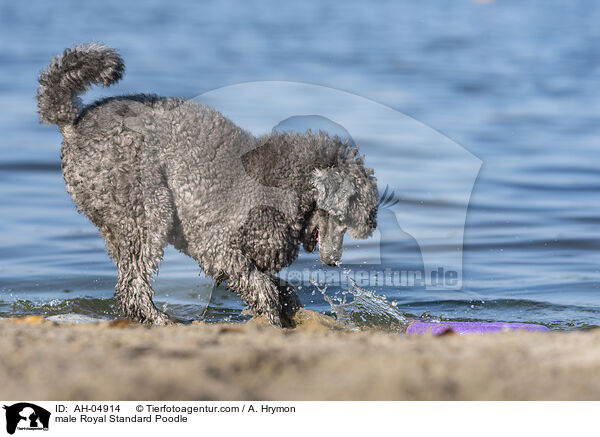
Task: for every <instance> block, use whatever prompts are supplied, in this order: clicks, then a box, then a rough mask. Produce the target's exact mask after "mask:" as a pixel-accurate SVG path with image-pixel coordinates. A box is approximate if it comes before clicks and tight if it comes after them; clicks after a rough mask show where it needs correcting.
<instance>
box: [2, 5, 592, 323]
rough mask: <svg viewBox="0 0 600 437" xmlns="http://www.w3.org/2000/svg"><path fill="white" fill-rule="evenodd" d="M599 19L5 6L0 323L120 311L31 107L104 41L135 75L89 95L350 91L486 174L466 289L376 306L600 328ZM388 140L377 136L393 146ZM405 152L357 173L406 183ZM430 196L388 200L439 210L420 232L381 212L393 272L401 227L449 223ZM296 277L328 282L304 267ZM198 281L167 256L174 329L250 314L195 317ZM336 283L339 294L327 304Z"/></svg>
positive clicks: (370, 156) (404, 293)
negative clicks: (251, 88)
mask: <svg viewBox="0 0 600 437" xmlns="http://www.w3.org/2000/svg"><path fill="white" fill-rule="evenodd" d="M599 19H600V9H599V6H598V5H597V3H596V2H594V1H593V0H587V1H584V0H581V1H573V2H558V1H547V0H537V1H534V0H527V1H523V0H519V1H517V0H514V1H509V0H506V1H496V2H492V3H485V4H483V3H477V2H470V1H462V2H452V3H447V4H439V3H438V4H420V3H415V2H392V1H388V2H383V3H379V4H378V6H372V5H367V4H366V3H365V4H362V3H359V2H355V1H347V2H344V3H343V4H341V3H340V2H334V1H325V2H322V1H321V2H316V1H305V2H302V3H299V4H298V5H287V4H286V5H285V6H284V5H282V4H281V3H278V2H274V1H273V2H261V3H260V4H254V3H252V2H246V3H243V4H239V3H238V4H235V5H233V4H230V3H228V2H216V1H214V2H202V4H200V2H182V1H173V2H150V3H148V2H144V4H143V5H141V3H140V4H138V2H135V1H134V2H128V3H124V2H116V1H104V2H102V3H101V4H98V5H86V6H85V7H82V6H81V3H80V2H74V1H72V2H53V3H52V4H49V3H44V2H41V1H32V2H4V3H3V4H2V5H1V6H0V65H1V67H0V132H1V133H2V135H0V249H1V250H0V316H2V317H9V316H18V315H24V314H31V313H36V314H38V313H40V314H46V315H50V316H51V315H60V314H77V315H79V316H88V317H93V318H111V317H114V316H115V315H116V314H117V313H116V308H115V302H114V300H113V299H112V298H111V296H112V289H113V287H114V284H115V282H116V271H115V269H114V266H113V265H112V263H111V261H110V259H109V258H108V256H107V255H106V253H105V251H104V244H103V242H102V240H101V239H100V237H99V235H98V232H97V231H96V229H95V228H94V227H93V226H92V225H91V224H90V223H89V222H88V221H87V219H86V218H85V217H83V216H80V215H78V214H77V213H76V212H75V208H74V205H73V204H72V202H71V200H70V199H69V197H68V195H67V194H66V193H65V190H64V183H63V181H62V177H61V174H60V164H59V145H60V141H61V137H60V135H59V133H58V132H57V130H56V128H48V127H43V126H40V125H39V124H38V122H37V115H36V113H35V99H34V96H35V89H36V86H37V84H36V76H37V74H38V73H39V71H40V70H41V69H42V68H43V67H44V66H45V65H46V63H47V62H48V60H49V57H50V55H51V54H54V53H56V52H58V51H60V50H62V49H63V48H64V47H67V46H69V45H71V44H72V43H74V42H81V41H89V40H99V41H103V42H105V43H107V44H109V45H111V46H114V47H117V48H119V49H120V51H121V53H122V54H123V56H124V58H125V61H126V65H127V74H126V77H125V80H123V81H122V82H121V83H120V84H118V85H117V86H115V87H114V88H112V89H110V90H105V89H96V90H93V91H92V92H91V93H90V94H88V95H87V96H86V97H85V99H86V101H89V100H90V99H92V98H95V97H98V96H104V95H112V94H118V93H130V92H156V93H159V94H163V95H179V96H186V97H194V96H196V95H198V94H201V93H204V92H206V91H209V90H212V89H215V88H219V87H222V86H225V85H231V84H235V83H240V82H247V81H256V80H285V81H297V82H304V83H313V84H319V85H324V86H329V87H334V88H337V89H342V90H346V91H349V92H351V93H354V94H357V95H360V96H363V97H366V98H368V99H372V100H375V101H378V102H381V103H383V104H385V105H387V106H389V107H391V108H394V109H396V110H398V111H400V112H402V113H404V114H407V115H409V116H411V117H414V118H415V119H417V120H420V121H422V122H424V123H425V124H426V125H428V126H430V127H431V128H433V129H435V130H436V131H439V132H441V133H443V134H444V135H446V136H447V137H449V138H451V139H452V140H454V141H455V142H456V143H458V144H460V145H462V146H463V147H465V148H466V149H467V150H469V151H470V152H471V153H473V154H474V155H476V156H477V157H478V158H480V159H481V160H482V163H483V165H482V168H481V171H480V172H479V176H478V178H477V182H476V184H475V187H474V190H473V194H472V196H471V202H470V207H469V210H468V214H467V218H466V226H465V235H464V239H465V246H464V268H463V271H462V273H463V285H462V288H461V289H460V290H425V289H423V287H409V286H406V287H400V288H393V287H375V288H374V290H375V291H376V293H377V295H385V296H386V299H387V301H388V302H390V304H391V303H392V302H393V303H394V304H395V308H397V309H398V311H400V312H401V313H407V314H409V315H417V316H418V315H420V314H422V313H424V312H429V313H430V314H432V315H434V316H436V317H441V318H445V319H452V320H484V321H515V322H531V323H542V324H545V325H547V326H550V327H553V328H557V329H573V328H585V327H591V326H598V325H600V267H599V266H600V256H599V255H598V254H599V249H600V239H599V231H598V229H599V226H598V225H599V224H600V201H599V200H600V199H599V197H598V192H599V190H600V174H599V172H598V169H597V163H598V162H600V147H599V145H598V139H599V138H600V123H599V121H600V91H599V90H600V55H599V54H598V50H597V47H598V43H599V42H600V28H598V26H597V23H598V21H599ZM303 97H304V96H302V95H298V96H297V98H298V100H301V99H302V98H303ZM346 127H347V126H346ZM386 134H388V132H386V131H381V132H380V137H375V138H371V140H372V141H373V142H374V143H377V142H378V141H384V140H385V139H386V138H387V137H386ZM354 140H356V141H357V143H358V144H359V146H361V147H363V145H362V144H361V141H360V138H354ZM409 146H410V142H409V143H407V146H406V147H405V148H404V149H402V151H403V154H402V155H401V156H397V159H396V160H395V161H394V160H390V151H389V150H388V151H384V150H382V149H377V148H371V149H369V148H368V147H366V146H365V150H366V153H367V163H368V164H369V165H371V166H373V167H375V170H376V172H377V174H378V175H382V177H383V178H384V179H385V177H387V176H386V175H392V174H404V173H402V172H403V171H407V170H408V169H409V168H413V166H411V165H407V163H409V162H412V161H411V160H412V159H415V157H418V154H419V152H420V150H421V149H420V145H419V143H417V142H416V143H415V145H414V147H412V148H411V147H409ZM367 149H369V150H367ZM451 164H454V163H452V162H451ZM457 172H460V171H457ZM413 181H414V180H413ZM439 182H440V181H439V180H436V179H435V178H430V177H423V178H420V179H418V183H415V184H414V185H406V186H404V188H402V187H400V188H398V187H396V188H395V196H396V198H398V199H399V200H400V203H399V204H398V205H397V206H398V207H400V208H405V209H403V210H406V211H409V210H410V208H411V207H412V206H414V205H425V206H426V207H427V208H428V211H429V212H430V214H428V215H427V216H426V217H420V218H419V220H417V217H416V216H411V215H410V214H408V215H406V216H405V217H403V222H402V223H401V225H400V227H399V226H398V224H395V223H394V220H393V215H390V214H388V213H387V212H383V213H382V214H381V215H380V234H378V235H379V236H380V237H381V238H382V241H383V240H385V241H384V243H385V250H384V251H383V250H382V255H381V256H382V257H383V254H385V260H382V261H385V263H386V264H387V265H391V266H395V267H397V268H402V269H406V270H411V269H413V268H414V269H419V268H421V267H422V259H421V257H420V255H419V252H418V246H417V245H416V243H415V235H414V232H409V231H408V230H411V231H412V230H413V229H416V230H418V229H420V228H422V227H427V229H443V228H444V225H445V224H446V221H447V220H448V217H450V216H452V214H453V213H455V212H456V208H457V207H456V205H455V204H453V203H452V202H451V201H445V198H439V199H437V198H432V197H428V194H427V193H430V192H432V191H433V190H435V189H438V188H439ZM381 188H382V189H383V188H384V187H381ZM452 189H453V188H452V187H451V186H449V187H448V191H449V193H446V194H448V196H449V197H448V198H449V199H451V196H450V194H451V191H452ZM383 237H385V238H383ZM428 250H431V251H432V253H433V255H440V256H442V257H443V256H446V254H447V252H448V248H447V247H443V246H439V247H438V246H435V245H431V246H430V247H428ZM376 253H377V251H376V250H374V244H373V242H372V241H366V242H363V243H362V244H361V245H360V246H356V242H352V241H348V247H347V250H346V251H345V254H344V258H343V259H342V261H343V262H344V263H346V264H349V265H352V266H353V267H352V268H353V269H355V270H356V266H357V265H360V264H361V263H363V262H366V263H374V262H375V261H376V260H375V259H374V257H375V256H376ZM295 267H297V268H299V269H303V268H307V269H311V270H317V269H322V267H320V266H319V263H318V260H317V259H316V258H315V256H314V255H307V254H303V255H302V256H301V257H300V259H299V260H298V261H297V263H296V264H295ZM323 271H330V269H329V268H326V269H323ZM198 274H199V270H198V268H197V266H196V265H195V263H194V262H193V261H192V260H189V259H186V258H185V257H183V256H182V255H180V254H178V253H177V252H175V251H174V250H168V251H167V254H166V258H165V261H164V263H163V265H162V267H161V274H160V276H159V280H158V282H157V284H156V288H157V296H156V300H157V302H158V306H159V307H161V308H164V309H165V310H166V311H167V312H169V313H170V314H172V315H175V316H177V317H180V318H183V319H197V318H199V317H202V315H204V316H205V318H206V319H208V320H223V319H225V320H244V319H245V318H247V316H245V315H243V314H241V311H242V310H243V308H244V305H243V304H242V302H241V301H240V300H239V299H238V298H237V297H235V296H234V295H233V294H231V293H228V292H226V291H223V290H221V289H220V288H217V289H216V290H214V291H213V293H212V297H211V299H210V305H209V306H208V308H206V304H207V301H208V298H209V296H210V294H211V293H210V290H211V282H210V279H208V278H204V277H199V276H198ZM325 282H327V281H325ZM320 283H321V284H322V285H324V284H323V283H322V282H320ZM344 289H346V288H345V287H344V286H334V285H331V286H330V287H329V288H328V292H330V293H331V294H332V295H335V294H336V293H339V292H340V291H342V290H344ZM314 291H315V288H314V286H312V285H311V284H305V285H304V286H303V287H302V290H300V293H301V298H302V300H303V302H304V304H305V305H306V306H307V307H308V308H309V309H313V310H317V311H324V312H331V311H332V309H331V307H330V305H329V304H328V303H327V301H325V299H324V298H323V296H322V295H321V293H315V294H314V295H313V294H312V293H313V292H314ZM373 299H376V298H375V297H373ZM378 302H379V301H378ZM205 310H206V311H205Z"/></svg>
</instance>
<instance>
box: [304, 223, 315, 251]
mask: <svg viewBox="0 0 600 437" xmlns="http://www.w3.org/2000/svg"><path fill="white" fill-rule="evenodd" d="M318 241H319V228H318V226H315V227H314V228H313V229H312V231H311V232H310V233H308V234H307V235H306V236H305V237H304V241H303V246H304V250H306V251H307V252H314V250H315V248H316V247H317V243H318Z"/></svg>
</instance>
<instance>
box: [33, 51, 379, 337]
mask: <svg viewBox="0 0 600 437" xmlns="http://www.w3.org/2000/svg"><path fill="white" fill-rule="evenodd" d="M123 71H124V64H123V61H122V59H121V57H120V56H119V55H118V53H117V52H116V51H115V50H114V49H111V48H108V47H105V46H101V45H97V44H85V45H80V46H75V47H72V48H70V49H67V50H65V52H64V53H63V54H62V55H59V56H57V57H55V58H54V59H53V60H52V62H51V63H50V65H49V66H48V67H47V69H46V70H45V71H44V72H42V74H41V75H40V79H39V81H40V88H39V90H38V106H39V115H40V120H41V121H42V122H43V123H46V124H56V125H58V127H59V128H60V131H61V133H62V134H63V138H64V141H63V147H62V169H63V176H64V179H65V182H66V187H67V191H68V192H69V194H70V195H71V197H72V198H73V200H74V202H75V204H76V205H77V208H78V210H79V211H80V212H82V213H83V214H85V215H86V216H88V217H89V218H90V220H91V221H92V222H93V223H94V225H96V226H97V227H98V229H99V230H100V233H101V234H102V237H103V238H104V240H105V242H106V248H107V251H108V253H109V255H110V256H111V258H112V259H113V260H114V261H115V263H116V265H117V267H118V271H119V275H118V282H117V285H116V288H115V296H116V298H117V300H118V302H119V304H120V306H121V308H122V310H123V311H124V312H125V314H126V315H127V316H128V317H130V318H133V319H137V320H139V321H141V322H146V323H166V322H167V320H168V319H167V317H166V315H165V314H164V313H162V312H161V311H159V310H158V309H157V308H156V307H155V305H154V303H153V296H154V291H153V290H152V285H151V282H152V279H153V275H154V274H156V272H157V271H158V265H159V262H160V260H161V259H162V256H163V250H164V248H165V247H166V245H167V244H169V243H170V244H172V245H174V246H175V247H176V248H177V249H178V250H180V251H181V252H183V253H185V254H186V255H189V256H190V257H192V258H194V259H195V260H197V261H198V263H199V265H200V267H201V268H202V269H203V270H204V272H205V273H206V274H208V275H210V276H212V277H213V278H215V279H216V280H217V281H219V282H222V281H224V282H226V283H227V287H228V288H229V289H231V290H233V291H235V292H237V293H238V294H239V295H240V296H241V297H242V298H243V299H244V300H245V301H246V302H247V304H248V305H249V306H250V307H251V308H252V309H253V311H254V312H255V313H256V314H264V315H266V316H267V317H268V318H269V320H270V321H271V322H272V323H273V324H275V325H279V326H289V325H291V324H292V316H293V314H294V313H295V312H296V311H297V309H298V308H299V307H300V306H301V303H300V301H299V299H298V296H297V294H296V291H295V290H294V288H293V287H292V286H291V285H289V284H286V283H285V282H283V281H282V280H280V279H279V278H276V277H275V276H274V275H275V274H276V273H277V272H278V271H279V270H281V269H282V268H283V267H285V266H288V265H290V264H291V263H292V262H293V261H294V259H295V258H296V257H297V255H298V250H299V245H300V243H301V242H303V243H304V246H305V248H306V249H307V250H309V251H312V250H314V249H315V245H316V239H317V235H318V236H319V250H320V252H321V259H322V260H323V259H324V258H323V256H324V253H328V254H329V255H327V256H328V257H329V258H331V259H332V260H333V259H334V258H335V256H334V255H333V254H336V253H337V252H339V256H341V241H338V240H340V238H339V235H336V236H335V239H333V237H332V238H331V239H329V240H328V239H327V238H326V236H324V233H325V232H326V230H327V229H328V226H329V224H331V223H334V222H335V223H337V224H338V228H337V229H338V232H339V230H340V229H342V237H343V232H345V230H346V229H347V230H348V231H349V232H350V233H351V234H352V235H353V236H354V237H357V238H366V237H368V236H369V235H370V234H371V233H372V231H373V229H374V228H375V226H376V211H377V200H378V196H377V187H376V182H375V178H374V177H373V176H372V175H373V172H372V170H370V169H367V168H365V167H364V164H363V159H362V158H358V157H357V156H356V153H357V150H356V149H354V148H352V147H350V146H349V145H348V144H347V143H345V142H342V141H341V140H340V139H339V138H337V137H334V138H330V137H329V136H328V135H326V134H324V133H311V132H309V133H306V134H295V133H273V134H270V135H267V136H263V137H259V138H255V137H254V136H252V135H251V134H250V133H248V132H246V131H244V130H242V129H240V128H239V127H237V126H236V125H235V124H233V123H232V122H231V121H230V120H228V119H227V118H225V117H224V116H223V115H222V114H221V113H219V112H217V111H215V110H213V109H211V108H209V107H207V106H204V105H200V104H198V103H195V102H191V101H187V100H184V99H179V98H163V97H157V96H153V95H132V96H120V97H112V98H108V99H103V100H100V101H98V102H95V103H93V104H91V105H89V106H87V107H83V106H82V105H81V102H80V100H79V97H78V95H79V94H81V93H83V92H84V91H85V90H86V89H87V88H88V87H89V86H90V84H101V85H104V86H108V85H110V84H112V83H114V82H115V81H117V80H119V79H120V78H121V76H122V75H123ZM331 226H333V225H331ZM331 226H329V227H331ZM338 243H339V247H330V248H328V245H331V246H333V245H334V244H338ZM328 250H329V252H327V251H328ZM329 258H327V259H329ZM338 259H339V258H338Z"/></svg>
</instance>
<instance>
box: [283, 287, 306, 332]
mask: <svg viewBox="0 0 600 437" xmlns="http://www.w3.org/2000/svg"><path fill="white" fill-rule="evenodd" d="M279 299H280V301H281V320H282V325H283V327H287V328H293V327H294V326H295V325H296V323H295V322H294V316H295V315H296V313H297V312H298V310H299V309H300V308H302V302H300V298H299V297H298V293H297V292H296V289H295V288H294V287H293V286H292V285H290V284H284V285H280V286H279Z"/></svg>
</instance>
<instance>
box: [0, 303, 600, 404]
mask: <svg viewBox="0 0 600 437" xmlns="http://www.w3.org/2000/svg"><path fill="white" fill-rule="evenodd" d="M297 321H298V326H297V328H295V329H287V330H282V329H277V328H274V327H272V326H269V325H268V324H267V323H266V322H265V321H263V320H256V319H253V320H251V321H249V322H247V323H216V324H207V323H202V322H201V323H193V324H191V325H172V326H166V327H147V326H142V325H138V324H135V323H129V322H127V321H112V322H100V323H78V324H71V323H57V322H52V321H47V320H45V319H43V318H42V317H41V316H30V317H28V318H25V319H7V320H1V321H0V332H1V334H2V335H0V348H2V351H3V352H2V359H0V380H2V381H4V383H3V386H2V388H1V389H0V398H2V399H4V400H22V399H27V400H32V401H35V400H116V399H118V400H600V380H599V379H598V378H597V376H598V375H599V374H600V329H593V330H589V331H576V332H522V331H515V332H499V333H492V334H485V335H478V334H473V335H467V336H458V335H445V336H441V337H433V336H431V335H425V336H404V335H398V334H394V333H386V332H381V331H361V332H352V331H349V330H347V329H345V328H344V327H343V326H342V325H340V324H339V323H337V322H336V321H335V320H334V319H331V318H329V317H327V316H323V315H320V314H318V313H313V312H312V311H306V310H303V311H302V312H301V314H300V315H299V316H298V319H297Z"/></svg>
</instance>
